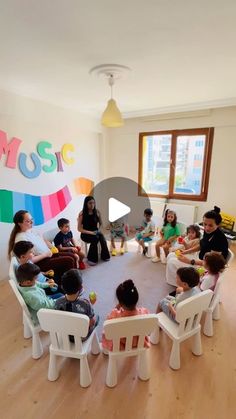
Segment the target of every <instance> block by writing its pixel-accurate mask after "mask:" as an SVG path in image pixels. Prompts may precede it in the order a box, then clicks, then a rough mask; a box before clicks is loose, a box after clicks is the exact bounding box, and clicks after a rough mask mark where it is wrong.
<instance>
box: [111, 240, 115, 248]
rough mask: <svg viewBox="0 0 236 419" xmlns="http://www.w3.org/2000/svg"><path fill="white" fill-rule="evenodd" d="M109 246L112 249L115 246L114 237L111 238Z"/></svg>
mask: <svg viewBox="0 0 236 419" xmlns="http://www.w3.org/2000/svg"><path fill="white" fill-rule="evenodd" d="M111 247H112V249H115V248H116V245H115V240H114V237H112V238H111Z"/></svg>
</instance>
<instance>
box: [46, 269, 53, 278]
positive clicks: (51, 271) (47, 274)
mask: <svg viewBox="0 0 236 419" xmlns="http://www.w3.org/2000/svg"><path fill="white" fill-rule="evenodd" d="M45 275H46V276H49V277H50V278H53V277H54V271H53V269H50V270H49V271H47V272H45Z"/></svg>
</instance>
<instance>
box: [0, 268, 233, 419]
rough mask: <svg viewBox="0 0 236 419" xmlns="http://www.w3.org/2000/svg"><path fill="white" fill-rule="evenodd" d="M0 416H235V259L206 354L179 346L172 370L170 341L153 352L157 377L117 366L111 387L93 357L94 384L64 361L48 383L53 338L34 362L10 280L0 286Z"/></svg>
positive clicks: (130, 363)
mask: <svg viewBox="0 0 236 419" xmlns="http://www.w3.org/2000/svg"><path fill="white" fill-rule="evenodd" d="M0 296H1V298H0V310H1V311H0V315H1V323H0V336H1V341H0V342H1V343H0V359H1V381H0V417H1V418H2V419H21V418H22V419H23V418H24V419H41V418H46V419H61V418H68V419H84V418H86V419H87V418H88V419H95V418H96V419H110V418H114V419H118V418H119V419H123V418H124V419H126V418H134V419H147V418H148V419H152V418H153V419H154V418H155V419H158V418H162V419H169V418H171V419H172V418H174V419H178V418H186V419H223V418H226V419H235V418H236V303H235V301H236V262H235V260H234V263H233V264H232V266H231V267H230V269H228V271H227V272H226V277H225V281H224V284H223V289H222V304H221V319H220V320H219V321H217V322H216V321H215V322H214V331H215V334H214V337H213V338H207V337H206V336H204V335H203V336H202V344H203V350H204V353H203V355H202V356H201V357H196V356H194V355H192V353H191V351H190V345H189V342H185V343H183V344H182V347H181V363H182V365H181V369H180V370H179V371H172V370H171V369H170V368H169V366H168V359H169V354H170V347H171V343H170V341H169V339H168V338H167V337H166V336H165V335H164V333H162V334H161V342H160V344H159V345H158V346H152V348H151V354H150V355H151V368H152V376H151V379H150V380H149V381H147V382H142V381H140V380H139V379H137V377H136V362H135V360H134V359H128V360H127V361H126V362H124V363H121V364H120V365H119V377H118V378H119V381H118V385H117V386H116V387H115V388H114V389H109V388H107V387H106V385H105V375H106V367H107V359H106V357H105V355H102V354H100V355H99V356H93V355H91V356H89V364H90V368H91V374H92V378H93V382H92V384H91V386H90V387H89V388H87V389H82V388H81V387H80V385H79V361H77V360H65V361H63V360H62V363H63V366H62V367H63V368H62V371H61V376H60V378H59V379H58V380H57V381H55V382H49V381H48V380H47V368H48V336H47V335H46V334H45V335H43V343H44V355H43V357H42V358H41V359H39V360H33V359H32V358H31V341H30V340H24V339H23V333H22V325H21V319H22V317H21V311H20V308H19V306H18V303H17V301H16V299H15V297H14V295H13V294H12V291H11V289H10V287H9V284H8V283H7V282H6V281H3V282H1V284H0Z"/></svg>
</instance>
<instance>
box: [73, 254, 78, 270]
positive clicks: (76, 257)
mask: <svg viewBox="0 0 236 419" xmlns="http://www.w3.org/2000/svg"><path fill="white" fill-rule="evenodd" d="M74 257H75V260H76V268H77V269H79V255H78V254H77V253H74Z"/></svg>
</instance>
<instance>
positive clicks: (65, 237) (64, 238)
mask: <svg viewBox="0 0 236 419" xmlns="http://www.w3.org/2000/svg"><path fill="white" fill-rule="evenodd" d="M57 225H58V228H59V229H60V231H59V233H57V235H56V236H55V238H54V240H53V241H54V244H55V246H56V247H57V248H58V250H59V252H68V253H69V254H71V256H72V257H74V258H75V259H76V267H77V268H78V269H80V270H82V269H85V268H86V266H85V264H84V262H83V259H84V253H83V252H82V250H81V247H80V246H78V243H77V242H76V240H75V239H74V237H73V233H72V231H71V229H70V221H69V220H67V219H66V218H60V219H59V220H58V221H57Z"/></svg>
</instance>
